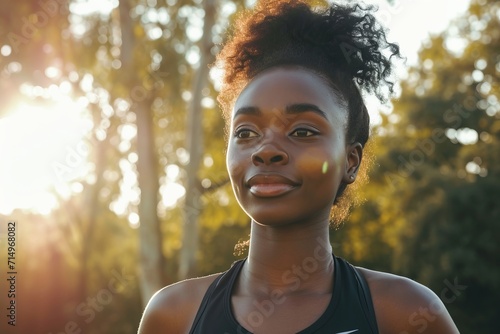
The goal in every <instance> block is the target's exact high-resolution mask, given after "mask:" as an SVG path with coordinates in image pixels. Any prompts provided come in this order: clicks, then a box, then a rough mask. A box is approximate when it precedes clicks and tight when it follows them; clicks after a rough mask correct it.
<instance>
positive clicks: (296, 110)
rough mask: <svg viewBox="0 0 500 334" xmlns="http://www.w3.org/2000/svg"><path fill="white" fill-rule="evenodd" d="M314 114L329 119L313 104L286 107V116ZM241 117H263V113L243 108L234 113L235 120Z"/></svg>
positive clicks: (250, 108)
mask: <svg viewBox="0 0 500 334" xmlns="http://www.w3.org/2000/svg"><path fill="white" fill-rule="evenodd" d="M310 111H312V112H314V113H316V114H318V115H320V116H321V117H323V118H325V119H328V118H327V117H326V113H325V112H324V111H323V110H321V109H320V108H319V107H318V106H316V105H314V104H311V103H295V104H290V105H287V106H286V107H285V114H300V113H304V112H310ZM240 115H255V116H258V115H262V111H261V110H260V109H259V108H257V107H241V108H238V110H236V112H235V113H234V116H233V119H234V118H236V116H240Z"/></svg>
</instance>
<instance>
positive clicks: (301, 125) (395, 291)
mask: <svg viewBox="0 0 500 334" xmlns="http://www.w3.org/2000/svg"><path fill="white" fill-rule="evenodd" d="M346 124H347V109H346V106H345V103H344V101H343V100H342V99H341V98H339V96H338V94H337V93H336V91H335V90H334V89H332V88H331V86H330V85H329V84H328V82H327V81H326V80H325V79H324V78H322V77H321V76H319V75H317V74H315V73H313V72H311V71H309V70H307V69H303V68H299V67H286V68H273V69H270V70H267V71H265V72H263V73H261V74H259V75H258V76H257V77H255V78H254V79H253V80H252V81H251V82H250V83H249V84H248V85H247V86H246V87H245V89H244V90H243V91H242V93H241V94H240V95H239V97H238V99H237V101H236V103H235V106H234V111H233V118H232V121H231V135H230V138H229V146H228V153H227V167H228V171H229V174H230V177H231V182H232V185H233V190H234V192H235V195H236V198H237V199H238V202H239V203H240V205H241V207H242V208H243V209H244V210H245V212H246V213H247V214H248V215H249V216H250V217H251V218H252V226H251V237H250V248H249V254H248V258H247V261H246V262H245V264H244V266H243V268H242V270H241V272H240V275H239V276H238V278H237V281H236V285H235V287H234V290H233V293H232V310H233V314H234V316H235V318H236V319H237V321H238V322H239V323H240V324H241V325H242V326H243V327H245V328H246V329H247V330H249V331H251V332H253V333H256V334H257V333H277V334H279V333H296V332H298V331H300V330H302V329H304V328H306V327H308V326H309V325H310V324H312V323H314V321H315V320H317V319H318V318H319V317H320V315H321V314H322V313H323V312H324V310H325V309H326V307H327V305H328V303H329V301H330V299H331V296H332V281H333V272H334V270H335V268H334V265H333V259H332V257H331V256H324V254H331V252H332V250H331V246H330V243H329V233H328V232H329V214H330V209H331V206H332V203H333V201H334V198H335V195H336V192H337V189H338V187H339V186H340V184H341V183H342V182H345V183H352V182H354V180H355V178H356V173H357V170H358V168H359V165H360V162H361V158H362V146H361V145H360V144H359V143H348V142H347V141H346V139H345V138H346ZM320 253H321V254H320ZM316 255H317V256H316ZM320 255H321V256H320ZM307 258H316V261H315V264H314V267H313V268H314V270H309V271H307V272H306V271H305V265H306V262H304V261H306V260H305V259H307ZM311 265H312V264H311V263H309V266H311ZM310 268H311V267H310ZM359 270H360V271H361V273H362V274H363V275H364V276H365V278H366V279H367V281H368V284H369V287H370V291H371V294H372V299H373V303H374V308H375V314H376V318H377V324H378V327H379V331H380V333H395V334H400V333H404V332H407V333H436V334H438V333H439V334H446V333H458V330H457V328H456V326H455V325H454V323H453V321H452V319H451V317H450V315H449V314H448V312H447V311H446V309H445V307H444V305H443V304H442V302H441V301H440V300H439V298H438V297H437V296H436V295H435V294H434V293H433V292H432V291H431V290H429V289H428V288H426V287H424V286H422V285H420V284H418V283H416V282H414V281H412V280H409V279H406V278H403V277H399V276H396V275H392V274H387V273H382V272H376V271H371V270H368V269H364V268H359ZM216 277H217V275H211V276H207V277H202V278H197V279H192V280H187V281H183V282H180V283H177V284H174V285H171V286H168V287H166V288H164V289H162V290H160V291H159V292H158V293H157V294H156V295H155V296H154V297H153V298H152V299H151V301H150V302H149V304H148V306H147V308H146V310H145V313H144V315H143V319H142V321H141V325H140V328H139V333H140V334H150V333H188V332H189V330H190V328H191V325H192V322H193V319H194V317H195V315H196V313H197V311H198V308H199V305H200V303H201V300H202V298H203V296H204V294H205V292H206V290H207V288H208V286H209V285H210V283H212V282H213V280H214V279H215V278H216ZM334 284H335V282H334ZM263 300H272V301H273V305H274V306H273V310H272V312H270V313H271V314H270V315H269V316H268V317H266V318H265V319H264V320H263V321H260V320H259V319H252V318H251V317H250V316H249V315H250V314H251V313H252V311H255V305H254V302H255V301H257V302H262V301H263ZM305 306H307V307H305Z"/></svg>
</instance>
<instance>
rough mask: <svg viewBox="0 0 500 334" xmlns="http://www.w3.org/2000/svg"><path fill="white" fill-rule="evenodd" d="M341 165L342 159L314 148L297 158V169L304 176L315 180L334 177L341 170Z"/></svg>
mask: <svg viewBox="0 0 500 334" xmlns="http://www.w3.org/2000/svg"><path fill="white" fill-rule="evenodd" d="M340 163H341V159H340V157H335V156H333V155H332V154H329V152H325V151H324V150H320V149H314V148H313V149H310V150H308V151H307V153H305V154H303V155H301V156H300V157H298V158H297V167H298V168H299V169H300V170H301V171H302V172H303V173H304V174H303V175H309V176H310V177H313V178H323V177H325V176H333V175H334V174H336V173H337V172H338V171H339V170H340Z"/></svg>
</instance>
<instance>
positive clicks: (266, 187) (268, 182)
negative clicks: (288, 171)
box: [247, 174, 299, 197]
mask: <svg viewBox="0 0 500 334" xmlns="http://www.w3.org/2000/svg"><path fill="white" fill-rule="evenodd" d="M247 186H248V188H250V192H251V193H252V194H253V195H255V196H256V197H278V196H282V195H285V194H286V193H289V192H290V191H292V190H293V189H295V188H296V187H297V186H299V183H298V182H296V181H293V180H291V179H289V178H287V177H285V176H283V175H280V174H257V175H254V176H252V177H251V178H250V179H249V180H248V181H247Z"/></svg>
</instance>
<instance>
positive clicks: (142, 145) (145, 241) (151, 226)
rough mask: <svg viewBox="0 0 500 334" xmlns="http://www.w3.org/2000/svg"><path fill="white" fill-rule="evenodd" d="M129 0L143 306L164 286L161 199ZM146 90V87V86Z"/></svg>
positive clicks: (127, 57) (127, 61)
mask: <svg viewBox="0 0 500 334" xmlns="http://www.w3.org/2000/svg"><path fill="white" fill-rule="evenodd" d="M130 9H131V6H130V3H129V1H127V0H120V5H119V13H120V28H121V33H122V36H121V37H122V52H121V55H122V69H121V71H122V73H123V74H124V76H125V78H124V79H125V80H124V82H126V83H128V89H129V92H131V97H132V103H133V105H132V109H133V111H134V112H135V114H136V116H137V117H136V125H137V156H138V161H137V173H138V182H139V188H140V190H141V201H140V203H139V210H138V211H139V221H140V227H139V244H140V246H139V253H140V254H139V263H140V265H139V266H140V268H139V270H140V272H139V287H140V290H141V296H142V303H143V306H145V305H146V304H147V302H148V301H149V299H150V298H151V296H152V295H153V294H154V293H155V292H156V291H158V290H159V289H160V288H161V287H162V286H163V274H162V273H163V262H164V260H163V253H162V237H161V230H160V223H159V219H158V213H157V206H158V200H159V195H158V192H159V181H158V171H157V163H158V162H157V156H156V149H155V141H154V138H155V136H154V127H153V114H152V112H151V96H150V95H149V96H142V95H141V96H140V97H138V96H135V97H136V98H135V99H134V94H133V92H134V90H135V89H137V88H144V84H143V81H142V79H141V78H139V77H138V76H137V75H136V73H139V71H138V69H136V68H135V63H134V61H133V59H134V57H133V54H134V50H135V49H136V39H135V36H134V33H133V24H134V23H133V22H132V20H131V18H130ZM143 91H145V89H143Z"/></svg>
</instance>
